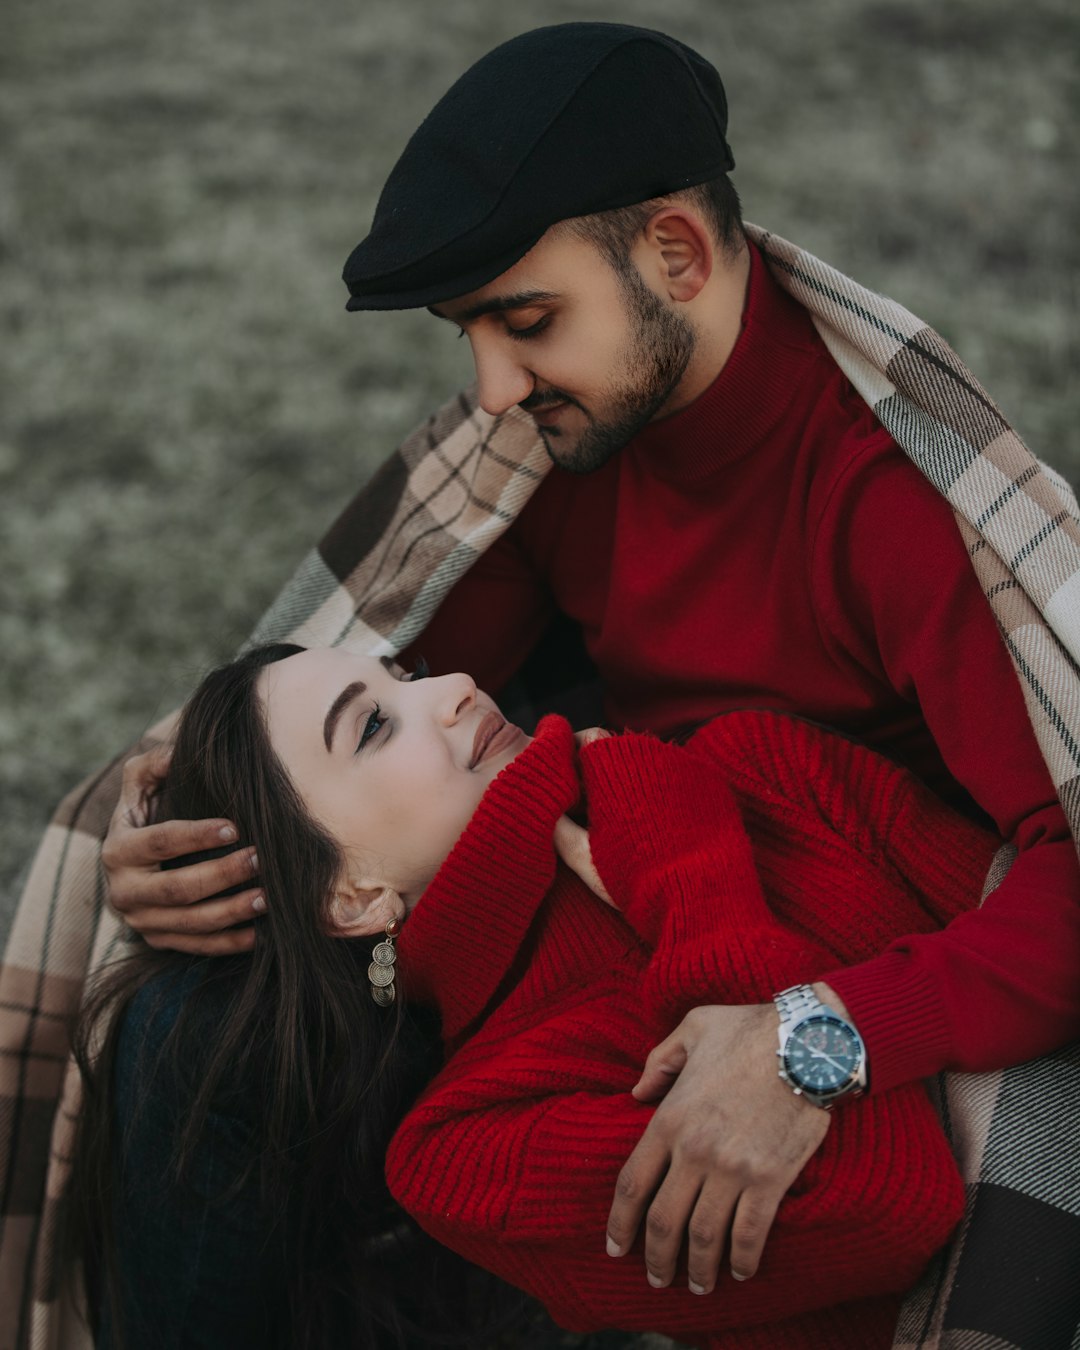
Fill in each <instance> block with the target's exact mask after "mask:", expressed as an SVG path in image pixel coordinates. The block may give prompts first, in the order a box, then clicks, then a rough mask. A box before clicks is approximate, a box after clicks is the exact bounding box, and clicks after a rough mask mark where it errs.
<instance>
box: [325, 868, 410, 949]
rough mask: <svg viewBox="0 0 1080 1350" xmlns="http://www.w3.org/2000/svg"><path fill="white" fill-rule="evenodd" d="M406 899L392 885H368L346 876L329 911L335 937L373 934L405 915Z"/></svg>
mask: <svg viewBox="0 0 1080 1350" xmlns="http://www.w3.org/2000/svg"><path fill="white" fill-rule="evenodd" d="M404 917H405V902H404V901H403V900H402V898H401V896H400V895H398V893H397V891H395V890H394V889H393V887H391V886H382V885H377V884H376V885H365V884H364V883H362V882H355V881H351V880H349V879H348V878H346V877H343V878H342V879H341V880H340V881H339V882H338V885H337V887H336V888H335V890H334V894H333V896H332V897H331V899H330V907H329V910H328V911H327V927H328V929H329V932H330V935H331V937H348V938H354V937H372V936H374V935H375V934H376V933H383V932H385V931H386V925H387V924H388V923H389V922H390V920H391V919H398V920H399V921H400V920H401V919H404Z"/></svg>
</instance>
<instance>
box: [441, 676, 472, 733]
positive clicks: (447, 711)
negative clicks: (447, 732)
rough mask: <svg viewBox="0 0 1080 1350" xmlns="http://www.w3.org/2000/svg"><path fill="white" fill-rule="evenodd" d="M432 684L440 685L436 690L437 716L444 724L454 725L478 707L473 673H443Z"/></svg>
mask: <svg viewBox="0 0 1080 1350" xmlns="http://www.w3.org/2000/svg"><path fill="white" fill-rule="evenodd" d="M432 684H438V685H439V686H440V687H439V689H438V690H437V691H436V694H437V703H436V716H437V717H438V718H439V720H440V721H441V722H442V724H443V725H444V726H448V727H452V726H453V725H454V723H455V722H458V721H460V720H461V718H462V717H464V715H465V714H466V713H467V712H470V711H471V710H472V709H473V708H475V707H476V681H475V680H474V679H473V678H472V676H471V675H466V674H464V672H461V673H459V674H456V675H442V676H439V677H438V678H437V679H436V680H433V681H432Z"/></svg>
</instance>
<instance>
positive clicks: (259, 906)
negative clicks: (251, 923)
mask: <svg viewBox="0 0 1080 1350" xmlns="http://www.w3.org/2000/svg"><path fill="white" fill-rule="evenodd" d="M251 908H252V909H253V910H254V911H255V913H256V914H261V913H262V912H263V911H264V910H265V909H266V897H265V896H264V895H256V896H255V897H254V898H253V899H252V901H251Z"/></svg>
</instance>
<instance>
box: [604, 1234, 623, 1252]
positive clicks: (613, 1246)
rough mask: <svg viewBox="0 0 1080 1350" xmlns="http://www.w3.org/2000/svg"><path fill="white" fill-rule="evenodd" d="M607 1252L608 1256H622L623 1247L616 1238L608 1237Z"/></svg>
mask: <svg viewBox="0 0 1080 1350" xmlns="http://www.w3.org/2000/svg"><path fill="white" fill-rule="evenodd" d="M607 1254H608V1256H622V1254H623V1248H622V1247H620V1246H619V1244H618V1243H617V1242H616V1241H615V1239H614V1238H608V1240H607Z"/></svg>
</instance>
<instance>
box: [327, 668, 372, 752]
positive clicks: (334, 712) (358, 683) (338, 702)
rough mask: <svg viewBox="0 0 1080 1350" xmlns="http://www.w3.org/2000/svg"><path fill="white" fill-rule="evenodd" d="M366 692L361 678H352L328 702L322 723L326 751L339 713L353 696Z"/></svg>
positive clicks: (328, 748) (332, 737) (338, 719)
mask: <svg viewBox="0 0 1080 1350" xmlns="http://www.w3.org/2000/svg"><path fill="white" fill-rule="evenodd" d="M366 693H367V685H366V684H365V683H364V681H363V680H353V682H352V684H347V685H346V686H345V688H344V689H343V690H342V691H341V693H340V694H338V696H337V698H336V699H334V701H333V703H331V704H330V711H329V712H328V713H327V714H326V721H325V722H324V723H323V740H324V741H325V742H326V749H327V752H328V753H329V751H330V750H331V749H332V748H333V744H334V732H335V731H336V730H337V724H338V722H339V721H340V720H341V714H342V713H343V712H344V711H345V709H346V708H347V707H348V706H349V704H350V703H351V702H352V701H353V699H354V698H359V697H360V695H361V694H366Z"/></svg>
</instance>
